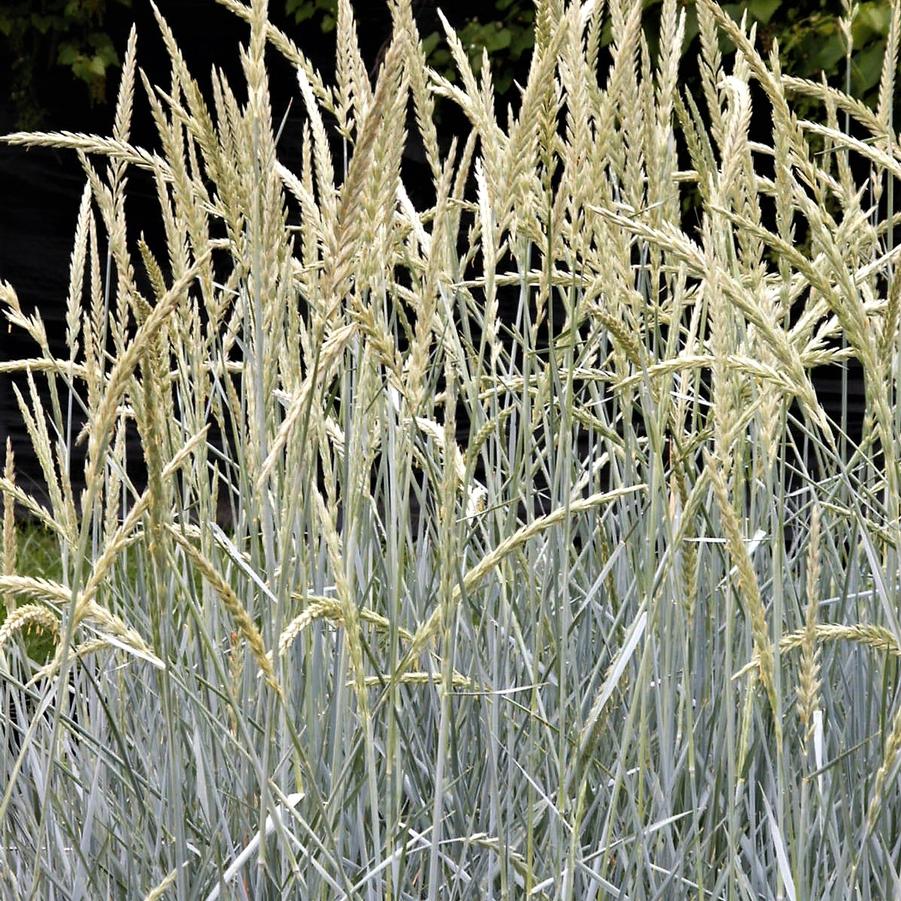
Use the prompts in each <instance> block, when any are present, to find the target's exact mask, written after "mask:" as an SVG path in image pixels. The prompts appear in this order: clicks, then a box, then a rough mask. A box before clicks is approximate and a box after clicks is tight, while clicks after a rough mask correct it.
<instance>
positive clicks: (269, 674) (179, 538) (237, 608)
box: [165, 523, 283, 697]
mask: <svg viewBox="0 0 901 901" xmlns="http://www.w3.org/2000/svg"><path fill="white" fill-rule="evenodd" d="M165 528H166V530H167V531H168V532H169V534H170V535H171V536H172V537H173V538H174V539H175V542H176V543H177V544H178V546H179V547H180V548H181V549H182V550H183V551H184V552H185V554H186V555H187V556H188V558H189V559H190V561H191V563H193V564H194V566H195V567H196V569H197V570H198V572H199V573H200V574H201V575H202V576H203V577H204V578H205V579H206V580H207V582H209V584H210V586H211V587H212V588H213V590H214V591H215V592H216V594H218V595H219V598H220V600H221V601H222V604H223V606H224V607H225V609H226V610H227V611H228V612H229V614H231V617H232V619H233V620H234V621H235V625H236V626H237V628H238V632H240V634H241V636H242V637H243V638H244V640H245V641H246V642H247V646H248V647H249V648H250V652H251V654H253V657H254V660H256V662H257V666H259V668H260V670H261V671H262V672H263V675H264V676H265V678H266V681H267V682H268V683H269V685H270V686H271V687H272V689H273V691H275V693H276V694H277V695H278V696H279V697H283V692H282V688H281V685H280V684H279V681H278V677H277V676H276V674H275V670H274V669H273V668H272V661H271V660H270V658H269V656H268V654H267V653H266V647H265V645H264V644H263V636H262V635H261V634H260V631H259V629H257V626H256V623H254V621H253V619H252V618H251V616H250V614H249V613H248V612H247V610H246V609H245V607H244V605H243V604H242V603H241V601H240V600H239V599H238V596H237V595H236V594H235V592H234V590H233V589H232V587H231V585H229V584H228V582H226V581H225V579H224V578H223V577H222V576H221V575H220V574H219V573H218V572H217V571H216V569H215V567H214V566H213V564H212V563H211V562H210V561H209V560H208V559H207V558H206V557H205V556H204V555H203V554H202V553H201V552H200V551H199V550H198V549H197V548H196V547H194V545H193V544H191V542H190V541H188V539H187V538H185V536H184V535H183V534H182V533H181V531H180V530H179V529H177V528H176V527H175V526H173V525H170V524H168V523H167V524H166V525H165Z"/></svg>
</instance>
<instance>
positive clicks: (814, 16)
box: [0, 0, 889, 127]
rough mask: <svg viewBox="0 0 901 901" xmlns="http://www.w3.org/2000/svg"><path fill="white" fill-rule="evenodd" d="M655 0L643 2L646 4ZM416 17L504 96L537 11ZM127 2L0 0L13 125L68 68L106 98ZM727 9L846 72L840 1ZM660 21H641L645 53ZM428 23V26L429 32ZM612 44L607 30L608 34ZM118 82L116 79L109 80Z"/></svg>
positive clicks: (877, 17)
mask: <svg viewBox="0 0 901 901" xmlns="http://www.w3.org/2000/svg"><path fill="white" fill-rule="evenodd" d="M661 2H662V0H647V2H646V3H645V7H646V8H648V9H650V8H653V7H656V6H659V5H660V4H661ZM416 5H417V6H418V13H419V15H420V16H421V18H422V19H423V23H421V28H422V31H423V35H424V44H425V49H426V51H427V53H428V54H429V63H430V64H431V65H432V66H433V67H435V68H436V69H438V70H439V71H440V72H441V73H442V75H444V76H445V77H448V78H452V77H453V74H454V71H453V66H452V65H451V60H450V55H449V53H448V51H447V49H446V47H445V46H444V43H443V41H441V39H440V28H439V27H438V25H437V15H436V11H437V9H438V8H440V7H441V6H443V7H444V8H445V11H446V12H447V13H448V17H449V18H450V20H451V21H452V24H453V25H454V26H455V28H457V30H458V33H459V35H460V38H461V40H462V41H463V43H464V46H466V48H467V50H468V51H469V53H470V56H471V60H472V63H473V67H474V69H475V71H476V72H478V70H479V68H480V65H481V61H482V48H484V49H485V50H486V51H487V53H488V57H489V59H490V60H491V63H492V71H493V73H494V75H495V86H496V88H497V90H498V92H499V93H500V94H501V95H502V96H503V95H505V94H507V93H508V92H509V91H510V89H511V87H512V85H513V83H514V80H515V78H516V77H517V71H518V69H521V68H522V63H523V60H524V59H525V57H526V56H527V55H528V52H529V51H530V50H531V47H532V32H533V19H534V11H533V8H532V3H531V0H493V2H489V3H485V2H482V3H470V2H461V3H452V4H440V3H438V2H437V0H420V2H419V3H418V4H416ZM684 5H685V6H688V7H690V9H689V16H688V21H687V29H686V31H687V33H686V38H687V41H686V46H685V51H686V52H689V51H691V54H692V55H693V53H694V51H695V49H696V47H695V46H694V45H695V42H696V38H697V20H696V17H695V15H694V9H693V6H694V4H693V2H691V0H684ZM129 6H131V0H37V2H34V0H6V2H0V56H2V58H4V59H6V60H8V72H7V73H6V74H7V77H8V78H9V81H10V85H9V89H8V95H9V96H10V98H11V100H12V102H13V106H14V108H15V114H16V117H17V119H18V122H19V125H20V126H22V127H31V126H33V125H36V124H38V123H39V122H41V121H42V119H44V118H45V114H46V107H47V106H50V105H51V104H50V102H49V97H48V96H44V95H45V94H47V92H46V91H42V90H41V89H39V88H38V87H37V85H38V84H39V83H40V81H41V77H42V76H46V75H47V74H48V73H52V74H53V75H54V76H55V77H56V78H58V77H59V76H60V75H61V74H67V75H68V76H69V77H70V78H73V79H75V80H77V81H79V82H81V83H82V84H83V85H84V94H83V97H84V100H85V102H86V103H97V102H105V101H106V100H108V99H109V94H110V93H111V92H110V91H109V88H108V81H109V79H108V75H109V73H110V70H113V69H116V68H118V66H119V62H120V50H121V48H122V47H124V43H125V37H126V34H127V18H126V17H121V22H120V21H118V19H119V18H120V17H117V16H116V15H115V13H116V11H117V10H116V9H115V8H116V7H129ZM271 7H272V12H273V15H274V16H275V15H277V14H278V13H280V12H281V11H282V10H283V12H284V16H283V18H284V19H285V20H286V22H287V23H290V24H293V25H294V26H295V30H296V26H301V25H303V26H306V27H307V28H309V27H310V26H315V27H316V28H317V29H318V30H319V31H320V32H321V33H322V34H323V35H329V34H330V33H331V32H332V31H333V30H334V28H335V14H336V10H337V0H274V2H273V3H272V4H271ZM724 8H725V9H726V10H727V11H728V12H730V13H732V14H733V15H736V16H740V15H741V13H742V12H747V15H748V17H749V19H750V20H752V21H755V22H757V23H758V30H759V34H760V36H761V39H762V42H763V45H764V46H765V47H766V46H767V45H768V44H771V43H772V42H773V41H774V40H777V41H778V42H779V47H780V48H781V51H782V58H783V65H784V67H785V69H786V70H787V71H788V72H790V73H792V74H794V75H799V76H802V77H806V78H819V76H820V73H824V74H825V75H826V77H827V78H828V79H829V80H830V81H833V82H834V81H836V80H838V81H843V79H844V78H845V65H844V61H845V55H846V42H845V37H844V35H843V31H842V27H841V23H842V16H843V13H844V10H845V4H844V3H842V2H838V0H790V2H784V0H747V2H744V3H732V4H727V5H725V7H724ZM657 21H658V20H656V19H655V18H654V17H653V16H652V15H650V16H648V17H647V19H646V23H648V24H647V25H646V29H647V30H648V33H647V37H648V41H649V44H650V45H651V47H652V49H653V48H654V46H655V45H656V35H655V34H654V33H653V29H654V26H655V24H656V22H657ZM888 23H889V0H865V2H862V3H857V4H854V16H853V25H852V29H851V37H852V42H853V43H852V55H851V69H850V77H851V84H850V87H851V89H852V91H853V92H854V93H855V94H856V95H857V96H860V97H863V98H864V99H866V100H867V101H868V102H871V103H872V102H873V101H874V100H875V92H876V88H877V85H878V81H879V68H880V65H881V63H882V59H883V56H884V53H885V42H886V34H887V30H888ZM431 25H434V26H435V27H434V28H431ZM605 40H607V41H609V34H607V35H605ZM113 81H115V79H113Z"/></svg>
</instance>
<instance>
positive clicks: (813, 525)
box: [780, 506, 821, 745]
mask: <svg viewBox="0 0 901 901" xmlns="http://www.w3.org/2000/svg"><path fill="white" fill-rule="evenodd" d="M809 541H810V543H809V545H808V548H807V613H806V616H805V623H804V630H803V631H804V637H803V639H802V641H801V667H800V675H799V678H798V715H799V719H800V720H801V729H802V730H803V731H802V736H803V743H804V744H805V745H806V744H807V742H808V741H809V739H810V732H811V729H812V728H813V719H814V712H815V710H816V708H817V707H818V692H819V688H820V681H819V663H818V661H817V655H816V650H817V648H816V640H817V606H818V605H817V587H818V585H819V581H820V551H821V548H820V508H819V507H818V506H814V508H813V511H812V512H811V519H810V539H809ZM783 641H784V638H783ZM780 644H781V643H780Z"/></svg>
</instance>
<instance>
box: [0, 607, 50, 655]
mask: <svg viewBox="0 0 901 901" xmlns="http://www.w3.org/2000/svg"><path fill="white" fill-rule="evenodd" d="M30 626H40V627H41V628H42V629H46V630H47V631H48V632H52V633H53V634H54V635H58V634H59V627H60V624H59V618H58V617H56V616H54V614H53V613H51V612H50V611H49V610H48V609H47V608H46V607H44V606H42V605H40V604H23V605H22V606H21V607H15V608H10V607H8V608H7V614H6V619H5V620H4V621H3V624H2V625H0V651H2V650H3V646H4V645H5V644H6V642H7V641H9V639H10V638H12V636H13V635H15V634H16V632H19V631H21V630H22V629H27V628H29V627H30Z"/></svg>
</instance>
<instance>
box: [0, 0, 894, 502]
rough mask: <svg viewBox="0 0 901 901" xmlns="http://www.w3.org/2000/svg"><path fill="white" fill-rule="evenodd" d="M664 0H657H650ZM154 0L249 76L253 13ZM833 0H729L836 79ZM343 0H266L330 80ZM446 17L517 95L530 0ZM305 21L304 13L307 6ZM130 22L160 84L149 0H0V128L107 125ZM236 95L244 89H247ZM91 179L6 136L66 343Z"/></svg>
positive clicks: (379, 22) (433, 43)
mask: <svg viewBox="0 0 901 901" xmlns="http://www.w3.org/2000/svg"><path fill="white" fill-rule="evenodd" d="M659 2H660V0H648V2H646V5H647V6H649V7H655V6H658V5H659ZM157 5H158V7H159V9H160V11H161V12H162V14H163V15H164V17H165V18H166V19H167V20H168V22H169V24H170V26H171V27H172V29H173V30H174V32H175V35H176V38H177V40H178V41H179V43H180V45H181V48H182V51H183V53H184V54H185V57H186V59H187V61H188V65H189V67H190V69H191V71H192V73H193V74H194V76H195V77H196V78H197V79H198V80H199V81H200V83H201V86H202V87H204V88H206V87H207V86H208V83H209V75H208V73H209V71H210V68H211V66H212V65H213V64H214V63H215V64H216V65H217V66H220V67H221V68H223V69H224V70H225V72H226V73H227V75H228V76H229V80H230V82H231V83H232V85H233V86H234V87H236V88H239V87H240V85H241V83H242V77H241V72H240V68H239V66H238V53H237V48H238V45H239V44H240V43H246V40H247V36H248V27H247V25H246V23H244V22H243V21H242V20H240V19H238V18H237V17H235V16H233V15H232V14H231V13H230V12H228V11H227V10H225V9H224V8H223V7H221V6H219V5H217V4H216V3H215V2H214V0H158V4H157ZM685 5H688V6H689V12H690V17H691V18H690V22H689V37H690V38H691V42H690V43H689V46H688V47H687V48H686V58H685V59H686V63H685V78H686V85H687V88H688V89H689V90H690V89H692V84H693V82H694V80H695V77H696V76H695V74H694V71H693V65H692V62H691V60H692V59H693V55H694V51H695V49H696V47H697V40H696V39H695V38H694V33H695V31H696V28H695V26H694V19H693V12H692V11H691V9H690V4H685ZM840 6H841V4H840V3H839V2H838V0H804V2H801V3H782V2H780V0H749V2H747V3H741V4H732V5H731V7H730V11H731V12H732V13H733V14H737V13H740V12H741V11H742V10H743V9H744V10H747V11H748V13H749V14H750V15H751V16H752V18H756V19H757V21H758V22H759V23H760V24H759V27H760V35H761V38H762V41H763V43H764V45H767V44H769V43H771V42H772V40H773V39H778V41H779V45H780V47H781V48H783V58H784V64H785V67H786V69H787V70H788V71H791V72H794V73H797V74H801V75H805V76H814V75H816V73H818V72H819V71H825V72H826V74H827V76H828V77H829V79H830V81H831V83H833V84H836V85H839V86H842V85H843V84H844V74H843V73H844V48H843V45H842V43H841V37H840V32H839V29H838V19H837V16H838V14H839V13H840V11H841V9H840ZM333 7H334V0H270V17H271V19H272V20H273V21H274V22H275V23H276V24H277V25H279V26H280V27H281V28H283V29H284V30H285V31H287V32H288V34H289V35H290V36H291V37H292V38H293V39H294V40H295V41H296V42H297V43H298V45H299V46H300V47H301V48H302V49H303V51H304V52H305V53H306V54H307V55H308V56H309V57H310V59H311V61H312V63H313V64H314V66H315V67H316V68H318V69H319V71H320V72H321V73H322V74H323V76H324V77H325V80H326V82H327V83H331V82H332V81H333V60H334V34H333V31H332V24H333V20H332V19H331V14H330V13H331V10H332V9H333ZM442 7H443V9H444V10H445V12H446V14H447V15H448V18H449V19H450V21H451V23H452V24H453V25H454V26H455V27H456V28H460V29H462V32H463V36H464V40H465V43H466V44H467V45H468V46H469V49H470V53H471V55H472V57H473V59H475V58H477V57H478V56H480V54H481V45H483V44H485V45H487V46H488V48H489V50H490V56H491V59H492V67H493V73H494V75H495V83H496V85H498V87H499V89H500V90H501V92H502V94H503V96H502V98H501V99H502V101H503V102H504V103H506V102H508V101H512V100H513V99H514V98H515V85H514V80H515V79H517V78H521V77H522V76H523V75H524V72H525V69H526V67H527V64H528V56H529V53H528V51H529V46H530V34H531V21H530V20H531V9H532V7H531V3H530V2H528V0H494V2H490V0H486V2H479V3H474V2H468V0H464V2H453V0H451V2H445V3H443V4H442ZM888 7H889V4H888V0H877V2H864V3H862V4H861V12H860V13H859V14H858V20H856V24H855V43H856V45H857V49H856V50H855V54H854V57H853V67H852V70H851V76H852V86H853V88H855V91H856V93H858V94H859V95H862V96H864V97H867V98H868V99H872V97H873V93H874V87H875V85H876V83H877V81H878V75H879V65H880V64H881V60H882V56H883V50H884V46H885V41H884V36H885V29H886V28H887V24H888V18H887V12H888ZM437 8H438V3H437V2H436V0H414V10H415V15H416V18H417V22H418V25H419V28H420V33H421V34H422V36H423V38H424V39H425V44H426V47H427V48H428V50H429V53H430V62H431V63H432V64H433V65H434V66H435V67H436V68H439V69H440V70H441V71H442V72H443V73H444V74H448V75H449V74H450V66H449V61H448V58H447V54H446V52H444V51H443V50H442V44H441V41H440V40H439V35H438V31H439V28H440V26H439V23H438V16H437ZM354 9H355V13H356V17H357V23H358V31H359V37H360V43H361V47H362V51H363V55H364V58H365V60H366V62H367V65H368V66H370V68H371V69H372V72H373V74H374V73H375V71H376V69H377V64H378V60H379V58H380V55H381V53H382V52H383V51H384V49H385V42H386V40H387V38H388V35H389V30H390V16H389V13H388V8H387V4H386V2H384V0H356V2H355V3H354ZM299 19H300V20H302V21H298V20H299ZM655 21H656V19H655V16H654V11H653V9H651V10H649V12H648V16H647V22H648V25H647V28H648V36H649V40H650V42H651V45H652V46H653V44H654V37H655V36H654V32H653V29H654V24H655ZM132 22H135V23H136V25H137V30H138V64H139V66H140V67H142V68H143V69H144V70H145V71H146V72H147V74H148V76H149V78H150V80H151V82H153V83H159V84H166V82H167V81H168V72H169V65H168V61H167V58H166V56H165V52H164V49H163V44H162V41H161V39H160V37H159V32H158V28H157V25H156V22H155V20H154V18H153V14H152V12H151V8H150V3H149V0H33V2H24V0H16V2H6V3H4V2H2V0H0V133H3V134H5V133H8V132H11V131H14V130H18V129H21V128H28V129H34V128H39V129H42V130H70V131H80V132H93V133H98V134H107V133H109V131H110V129H111V125H112V115H113V109H112V103H111V102H110V101H111V100H113V99H114V98H115V91H116V85H117V82H118V74H119V72H118V64H119V62H121V56H122V54H123V53H124V48H125V44H126V40H127V35H128V30H129V28H130V26H131V24H132ZM269 60H270V62H271V76H272V81H271V84H272V95H273V108H274V113H275V117H276V119H277V120H280V119H281V118H282V116H283V115H286V114H287V124H286V128H285V131H284V135H283V138H282V141H281V145H280V146H281V148H282V150H283V154H284V157H285V159H286V161H288V162H290V161H291V154H292V153H294V152H295V151H296V152H297V153H298V155H299V141H298V135H299V132H300V125H301V123H302V121H303V120H302V109H301V104H299V103H298V102H297V90H296V79H295V76H294V73H293V72H292V70H291V67H290V66H289V65H288V64H287V63H286V62H285V61H284V60H283V59H282V58H281V57H280V56H278V54H277V53H276V52H274V51H270V55H269ZM239 96H240V94H239ZM440 115H441V117H442V119H441V123H440V126H439V132H440V133H441V135H442V137H443V138H444V139H449V138H450V136H451V135H452V134H453V133H454V132H456V131H459V129H460V127H461V124H462V123H460V121H459V119H458V118H456V117H455V113H454V111H453V110H452V109H451V108H450V107H448V106H443V107H440ZM134 122H135V124H134V128H133V134H132V140H133V141H134V142H136V143H138V144H145V145H146V144H150V145H151V146H154V145H155V142H154V140H153V133H152V126H151V123H150V120H149V116H148V115H147V105H146V101H145V100H144V98H143V88H142V87H141V86H140V84H139V85H138V93H137V99H136V104H135V120H134ZM406 157H407V158H406V161H405V167H406V169H407V174H408V177H409V179H410V182H411V185H412V194H413V196H414V201H415V198H416V193H417V184H420V185H422V186H423V187H426V186H428V185H429V184H430V177H429V174H428V171H427V169H426V168H425V166H424V165H423V162H422V159H421V154H420V153H419V150H418V148H417V147H416V146H415V144H411V145H410V146H409V147H408V148H407V152H406ZM83 185H84V179H83V176H82V172H81V169H80V167H79V165H78V162H77V159H76V157H75V154H74V153H64V152H55V151H52V150H44V149H31V150H28V151H26V150H23V149H22V148H19V147H9V146H6V145H4V144H0V278H2V279H4V280H6V281H9V282H11V283H12V284H13V286H14V287H15V288H16V290H17V292H18V295H19V299H20V301H21V303H22V305H23V307H24V308H25V310H26V311H29V310H31V309H34V308H38V309H40V311H41V315H42V317H43V319H44V321H45V323H46V324H47V328H48V333H49V334H50V338H51V342H52V343H53V344H54V345H56V346H58V347H61V346H62V337H63V322H62V319H63V316H64V305H65V295H66V286H67V282H68V259H69V254H70V251H71V246H72V239H73V232H74V225H75V219H76V214H77V209H78V202H79V198H80V195H81V191H82V188H83ZM130 188H131V190H130V205H129V220H130V221H132V219H133V218H135V219H136V220H137V221H138V222H139V223H140V224H141V227H142V228H143V227H144V215H145V213H146V217H147V228H148V229H152V227H153V221H152V220H153V218H154V217H153V210H154V207H155V200H154V198H153V197H152V196H151V194H150V193H149V191H148V190H147V189H146V187H143V186H142V184H141V181H140V178H132V180H131V182H130ZM29 343H30V342H29V341H28V339H27V338H26V337H23V336H22V335H21V334H19V333H17V332H10V331H9V330H8V329H7V328H6V326H5V325H2V326H0V360H10V359H16V358H18V357H21V356H32V355H34V353H35V350H36V349H35V348H33V347H30V346H29ZM11 384H12V380H11V379H10V378H9V377H7V376H4V375H0V447H2V445H3V444H5V440H6V436H7V435H9V436H11V437H12V439H13V443H14V448H15V450H16V457H17V471H18V477H19V479H20V481H21V482H22V483H23V484H25V485H27V486H28V487H29V488H31V489H32V490H37V491H38V492H39V493H40V489H39V485H37V483H36V467H35V465H34V462H33V460H32V459H31V452H30V442H29V441H28V438H27V436H26V435H25V433H24V430H23V428H22V425H21V419H20V415H19V412H18V409H17V407H16V404H15V400H14V397H13V393H12V390H11ZM819 388H820V390H821V392H822V395H823V398H824V401H825V402H826V404H827V406H828V407H829V408H830V411H831V412H833V414H834V415H836V417H837V415H838V412H839V411H838V396H839V392H840V388H841V385H840V382H839V381H838V380H837V377H836V376H835V375H834V374H832V375H829V376H828V377H825V378H824V379H821V380H820V385H819ZM851 389H852V390H851V401H852V405H851V414H852V417H853V418H854V419H856V420H859V416H860V412H861V389H860V386H859V385H858V384H856V382H855V380H854V379H853V378H852V385H851Z"/></svg>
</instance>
